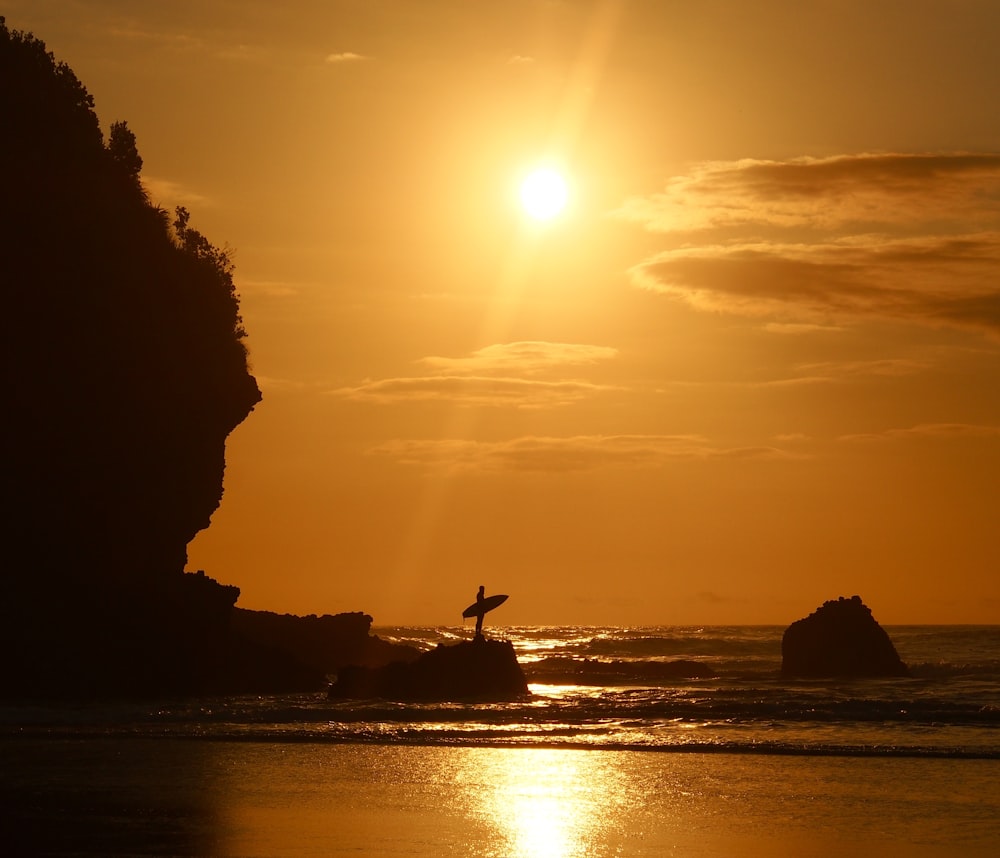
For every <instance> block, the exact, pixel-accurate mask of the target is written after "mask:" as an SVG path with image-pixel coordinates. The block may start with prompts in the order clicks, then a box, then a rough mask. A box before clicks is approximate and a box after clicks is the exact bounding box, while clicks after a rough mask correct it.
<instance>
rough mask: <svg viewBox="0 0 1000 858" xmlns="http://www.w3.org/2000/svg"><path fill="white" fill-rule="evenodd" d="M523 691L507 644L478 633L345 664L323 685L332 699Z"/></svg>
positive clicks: (496, 695)
mask: <svg viewBox="0 0 1000 858" xmlns="http://www.w3.org/2000/svg"><path fill="white" fill-rule="evenodd" d="M527 694H528V683H527V680H526V679H525V677H524V671H522V670H521V665H520V664H518V661H517V656H516V655H515V653H514V646H513V644H511V643H510V641H496V640H487V639H486V638H484V637H477V638H475V639H473V640H471V641H463V642H462V643H459V644H452V645H450V646H445V645H444V644H439V645H438V646H437V647H436V648H435V649H432V650H431V651H430V652H425V653H423V654H422V655H421V656H420V657H419V658H417V659H416V660H415V661H412V662H409V663H406V662H393V663H392V664H388V665H386V666H384V667H378V668H371V667H361V666H357V665H351V666H349V667H345V668H344V669H343V670H341V671H340V673H339V674H338V675H337V681H336V682H335V683H334V684H333V685H331V686H330V691H329V696H330V698H331V699H335V700H359V699H366V698H373V697H382V698H386V699H388V700H512V699H516V698H518V697H523V696H525V695H527Z"/></svg>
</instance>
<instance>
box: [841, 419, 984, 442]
mask: <svg viewBox="0 0 1000 858" xmlns="http://www.w3.org/2000/svg"><path fill="white" fill-rule="evenodd" d="M921 438H923V439H932V440H934V439H936V440H957V439H968V438H1000V426H990V425H983V424H976V423H921V424H918V425H916V426H911V427H909V428H907V429H887V430H885V431H884V432H871V433H864V434H857V435H843V436H841V437H840V440H841V441H893V440H896V441H898V440H907V439H921Z"/></svg>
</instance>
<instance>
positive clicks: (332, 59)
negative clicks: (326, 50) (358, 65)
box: [324, 51, 368, 65]
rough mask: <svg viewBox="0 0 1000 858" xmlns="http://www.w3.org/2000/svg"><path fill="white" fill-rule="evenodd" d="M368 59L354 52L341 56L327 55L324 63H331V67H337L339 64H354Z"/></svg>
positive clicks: (340, 54) (345, 52) (347, 52)
mask: <svg viewBox="0 0 1000 858" xmlns="http://www.w3.org/2000/svg"><path fill="white" fill-rule="evenodd" d="M366 59H368V57H366V56H364V55H363V54H356V53H354V52H353V51H344V52H343V53H339V54H327V55H326V59H325V60H324V62H327V63H330V64H331V65H337V64H338V63H354V62H358V61H359V60H366Z"/></svg>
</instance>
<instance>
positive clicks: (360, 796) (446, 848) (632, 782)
mask: <svg viewBox="0 0 1000 858" xmlns="http://www.w3.org/2000/svg"><path fill="white" fill-rule="evenodd" d="M2 748H3V754H4V758H5V765H4V766H3V770H2V774H0V787H2V794H3V800H4V806H5V807H6V813H5V823H4V831H3V837H4V840H3V841H2V845H3V846H4V849H5V853H4V854H10V855H32V854H45V855H86V856H97V855H133V856H146V855H149V856H154V855H157V856H162V855H184V856H232V858H236V856H245V857H246V858H249V856H260V858H264V856H301V858H311V856H317V858H318V856H329V855H371V856H381V858H397V856H399V858H402V856H409V858H424V856H426V858H430V856H440V855H467V856H478V858H515V856H516V858H542V856H545V858H571V856H572V858H576V856H656V855H678V856H695V858H696V856H724V855H726V856H731V855H740V856H760V858H765V856H788V855H796V856H813V857H814V858H825V856H835V855H838V856H839V855H843V854H845V853H848V854H849V853H854V854H859V855H880V856H892V855H907V856H929V858H930V856H934V858H945V856H949V858H950V856H954V858H958V856H963V857H964V856H973V858H974V856H984V858H985V856H993V855H995V854H997V851H998V849H1000V761H997V760H954V759H912V758H886V759H879V758H871V757H866V758H857V757H851V756H816V755H804V756H789V755H768V754H728V753H676V752H674V753H669V752H668V753H664V752H642V751H639V752H636V751H607V750H585V749H575V748H526V747H517V748H495V747H493V748H491V747H472V748H470V747H435V746H396V745H379V744H338V743H333V744H317V743H311V742H297V741H296V742H257V741H216V740H197V739H155V738H148V737H143V738H121V737H109V738H88V739H80V738H73V739H54V738H27V739H16V738H7V739H5V740H4V741H3V744H2Z"/></svg>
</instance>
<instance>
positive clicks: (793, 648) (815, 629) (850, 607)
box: [781, 596, 910, 678]
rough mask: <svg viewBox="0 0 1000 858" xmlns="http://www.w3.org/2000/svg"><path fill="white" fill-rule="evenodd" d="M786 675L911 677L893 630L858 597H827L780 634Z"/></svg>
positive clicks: (803, 676) (805, 676) (783, 674)
mask: <svg viewBox="0 0 1000 858" xmlns="http://www.w3.org/2000/svg"><path fill="white" fill-rule="evenodd" d="M781 673H782V676H787V677H799V678H821V677H858V678H863V677H883V676H909V675H910V672H909V670H908V668H907V667H906V665H905V664H903V662H902V661H901V660H900V658H899V654H898V653H897V652H896V647H895V646H893V643H892V641H891V640H890V639H889V635H888V634H887V633H886V631H885V629H883V628H882V627H881V626H880V625H879V624H878V623H877V622H876V621H875V618H874V617H873V616H872V612H871V609H869V608H868V607H867V606H866V605H865V604H864V603H863V602H862V601H861V597H860V596H852V597H851V598H850V599H845V598H844V597H843V596H841V597H840V598H839V599H836V600H831V601H829V602H825V603H824V604H823V605H822V607H819V608H817V609H816V610H815V611H813V613H811V614H810V615H809V616H808V617H806V618H805V619H802V620H796V621H795V622H794V623H792V624H791V625H790V626H789V627H788V628H787V629H786V630H785V634H784V637H783V638H782V639H781Z"/></svg>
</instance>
